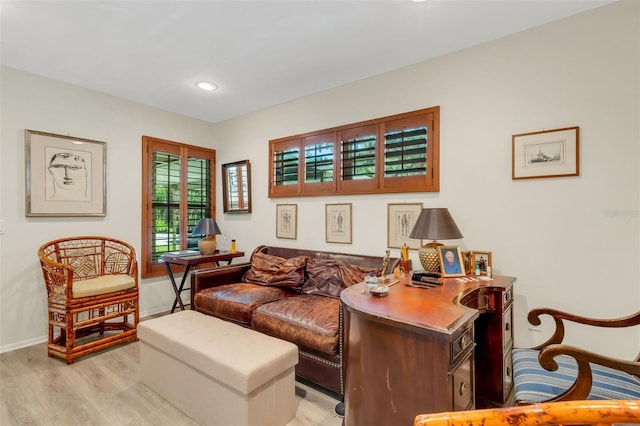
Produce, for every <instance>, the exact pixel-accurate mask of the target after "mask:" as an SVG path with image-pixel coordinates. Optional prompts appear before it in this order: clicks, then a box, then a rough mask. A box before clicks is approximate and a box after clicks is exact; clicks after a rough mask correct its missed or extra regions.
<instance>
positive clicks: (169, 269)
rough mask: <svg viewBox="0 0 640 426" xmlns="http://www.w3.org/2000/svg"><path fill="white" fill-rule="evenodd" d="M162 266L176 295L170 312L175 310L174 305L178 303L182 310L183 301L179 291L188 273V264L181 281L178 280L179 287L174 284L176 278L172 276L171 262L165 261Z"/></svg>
mask: <svg viewBox="0 0 640 426" xmlns="http://www.w3.org/2000/svg"><path fill="white" fill-rule="evenodd" d="M164 266H166V268H167V274H168V275H169V280H170V281H171V286H172V287H173V292H174V293H175V295H176V298H175V300H174V301H173V306H172V307H171V313H173V312H174V311H175V310H176V306H177V305H178V304H179V305H180V310H181V311H184V303H182V297H180V293H181V292H182V288H183V287H184V282H185V280H186V277H187V274H188V273H189V265H187V269H186V270H185V271H184V275H183V276H182V281H181V282H180V287H179V288H178V286H177V285H176V279H175V277H174V276H173V271H172V270H171V264H170V263H169V262H165V263H164Z"/></svg>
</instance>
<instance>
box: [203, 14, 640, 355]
mask: <svg viewBox="0 0 640 426" xmlns="http://www.w3.org/2000/svg"><path fill="white" fill-rule="evenodd" d="M639 14H640V11H639V4H638V3H631V2H621V3H615V4H613V5H610V6H607V7H604V8H601V9H598V10H595V11H592V12H588V13H586V14H583V15H579V16H576V17H573V18H569V19H565V20H562V21H559V22H556V23H552V24H550V25H545V26H543V27H539V28H537V29H534V30H531V31H527V32H523V33H520V34H517V35H514V36H511V37H508V38H504V39H500V40H497V41H494V42H491V43H488V44H485V45H483V46H480V47H475V48H471V49H468V50H464V51H461V52H458V53H456V54H452V55H449V56H446V57H442V58H439V59H436V60H431V61H427V62H424V63H420V64H417V65H414V66H412V67H408V68H404V69H400V70H396V71H393V72H390V73H387V74H384V75H381V76H378V77H375V78H370V79H366V80H363V81H360V82H357V83H354V84H349V85H346V86H343V87H339V88H336V89H333V90H330V91H326V92H323V93H320V94H317V95H314V96H309V97H306V98H303V99H299V100H296V101H294V102H290V103H287V104H284V105H280V106H277V107H274V108H271V109H268V110H264V111H260V112H258V113H255V114H251V115H248V116H244V117H241V118H238V119H235V120H230V121H228V122H225V123H222V124H220V125H218V126H216V133H215V135H216V136H215V138H214V140H215V141H216V144H217V145H216V147H217V149H218V159H219V162H220V163H224V162H229V161H237V160H243V159H249V160H251V164H252V172H253V173H252V174H253V186H252V189H253V213H252V214H251V215H244V216H243V215H219V216H220V218H221V219H222V226H223V227H224V229H225V230H226V231H227V232H229V234H230V236H231V237H232V238H236V239H237V241H238V246H239V247H240V248H242V249H245V250H250V249H251V248H253V247H254V246H256V245H257V244H261V243H262V244H272V245H281V246H294V247H302V248H306V247H314V248H319V249H326V250H333V251H345V252H354V253H368V254H377V255H382V254H384V250H385V248H386V241H387V240H386V220H387V204H388V203H391V202H405V201H406V202H423V203H424V205H425V206H426V207H430V206H433V207H448V208H449V210H450V211H451V213H452V215H453V217H454V218H455V220H456V222H457V224H458V226H459V227H460V229H461V231H462V233H463V234H464V239H462V240H457V241H450V242H449V243H452V244H459V245H461V246H462V247H463V248H464V249H476V250H489V251H492V252H493V261H494V271H495V272H496V273H499V274H503V275H512V276H515V277H517V278H518V281H517V283H516V296H517V302H516V312H515V314H516V319H515V325H516V344H518V345H530V344H531V343H532V342H534V341H538V340H539V339H540V336H541V333H537V332H532V331H530V330H528V324H527V322H526V313H527V312H528V311H529V309H531V308H533V307H541V306H553V307H557V308H561V309H566V310H569V311H572V312H575V313H579V314H584V315H590V316H595V317H611V316H618V315H623V314H628V313H632V312H635V311H637V310H638V309H640V290H639V289H640V276H639V258H640V249H639V239H640V228H639V226H638V219H639V216H640V214H639V210H638V200H639V192H640V186H639V175H638V160H639V149H638V148H639V145H640V143H639V117H640V108H639V100H640V85H639V75H640V67H639V60H640V58H639V53H638V52H639V49H640V33H639V30H638V28H639V27H640V19H639ZM381 60H383V57H382V56H381ZM434 105H440V107H441V114H440V117H441V118H440V120H441V121H440V124H441V132H440V146H441V148H440V150H441V157H440V173H441V175H440V177H441V180H440V181H441V188H440V192H439V193H435V194H426V193H425V194H393V195H384V196H343V197H311V198H285V199H268V198H267V193H268V187H267V177H268V146H267V140H269V139H274V138H279V137H283V136H289V135H293V134H298V133H304V132H308V131H313V130H320V129H323V128H328V127H332V126H337V125H342V124H346V123H353V122H357V121H360V120H365V119H370V118H376V117H381V116H386V115H390V114H395V113H401V112H406V111H412V110H415V109H420V108H425V107H430V106H434ZM568 126H580V138H581V139H580V166H581V170H580V176H579V177H565V178H547V179H532V180H525V181H513V180H511V136H512V135H513V134H517V133H524V132H530V131H537V130H543V129H553V128H561V127H568ZM335 202H349V203H352V204H353V226H354V229H353V244H351V245H342V244H327V243H325V242H324V241H325V236H324V205H325V204H326V203H335ZM278 203H296V204H298V227H299V228H298V239H297V240H295V241H293V240H284V239H283V240H278V239H276V238H275V225H274V221H275V205H276V204H278ZM393 254H394V255H396V256H397V255H398V250H397V249H396V250H394V251H393ZM412 259H413V265H414V267H415V266H416V265H419V262H418V259H417V256H416V254H415V253H414V254H413V256H412ZM425 297H426V295H425ZM542 329H543V330H544V329H547V325H546V324H545V326H544V327H542ZM573 343H575V344H581V345H583V346H585V347H590V348H599V349H605V350H608V351H610V352H612V353H617V354H620V355H627V356H629V357H631V356H635V355H636V354H637V353H638V351H639V350H640V330H638V329H637V328H636V330H634V331H631V332H630V331H626V332H625V334H622V332H620V331H619V330H608V331H607V332H602V333H599V334H598V337H597V338H595V339H593V338H591V339H590V338H587V337H586V336H585V335H584V334H579V335H578V338H577V339H576V340H575V341H574V342H573Z"/></svg>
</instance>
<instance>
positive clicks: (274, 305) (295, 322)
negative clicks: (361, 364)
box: [251, 294, 340, 355]
mask: <svg viewBox="0 0 640 426" xmlns="http://www.w3.org/2000/svg"><path fill="white" fill-rule="evenodd" d="M339 309H340V300H338V299H334V298H331V297H324V296H317V295H311V294H301V295H293V296H291V297H288V298H286V299H281V300H277V301H274V302H270V303H265V304H263V305H261V306H259V307H258V308H257V309H256V310H255V312H254V313H253V315H252V318H251V327H252V328H253V329H254V330H257V331H260V332H262V333H265V334H268V335H271V336H274V337H278V338H280V339H283V340H287V341H289V342H292V343H295V344H296V345H298V347H300V348H305V349H313V350H316V351H318V352H320V353H326V354H329V355H335V354H337V353H338V325H339Z"/></svg>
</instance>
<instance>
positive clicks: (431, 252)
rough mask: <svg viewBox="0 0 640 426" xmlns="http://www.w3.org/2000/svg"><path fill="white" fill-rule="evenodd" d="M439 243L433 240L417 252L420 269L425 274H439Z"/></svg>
mask: <svg viewBox="0 0 640 426" xmlns="http://www.w3.org/2000/svg"><path fill="white" fill-rule="evenodd" d="M441 245H443V244H440V243H439V242H437V241H435V240H433V241H431V242H430V243H427V244H425V245H423V246H422V247H420V250H418V258H420V263H421V264H422V268H423V269H424V270H425V271H427V272H440V255H439V254H438V246H441Z"/></svg>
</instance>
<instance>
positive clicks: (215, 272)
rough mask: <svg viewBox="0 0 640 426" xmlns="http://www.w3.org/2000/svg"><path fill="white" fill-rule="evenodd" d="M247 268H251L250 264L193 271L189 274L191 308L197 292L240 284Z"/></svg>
mask: <svg viewBox="0 0 640 426" xmlns="http://www.w3.org/2000/svg"><path fill="white" fill-rule="evenodd" d="M249 268H251V264H250V263H249V262H246V263H238V264H235V265H225V266H219V267H214V268H204V269H198V270H196V271H193V273H192V274H191V306H192V307H194V306H195V305H194V303H193V299H194V297H195V295H196V293H198V292H199V291H201V290H204V289H207V288H211V287H218V286H221V285H226V284H233V283H239V282H242V277H243V276H244V273H245V272H247V270H249ZM192 309H194V308H192Z"/></svg>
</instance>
